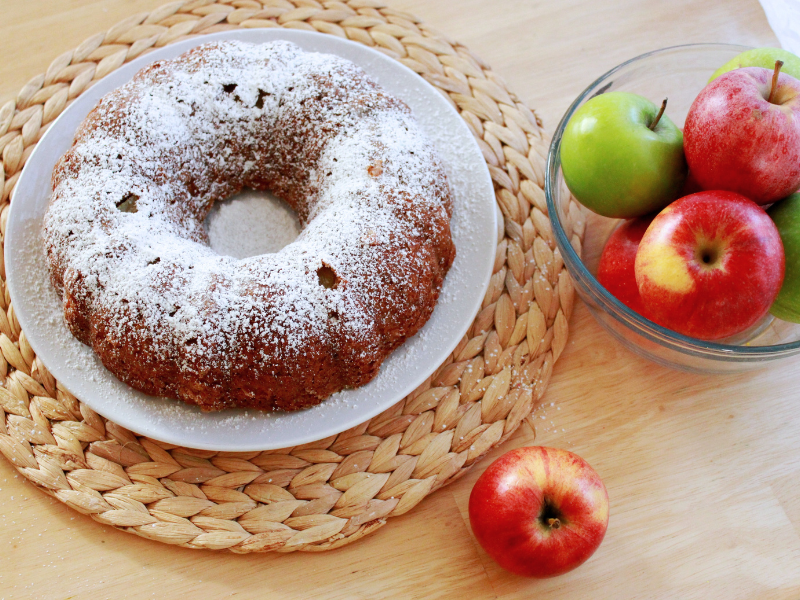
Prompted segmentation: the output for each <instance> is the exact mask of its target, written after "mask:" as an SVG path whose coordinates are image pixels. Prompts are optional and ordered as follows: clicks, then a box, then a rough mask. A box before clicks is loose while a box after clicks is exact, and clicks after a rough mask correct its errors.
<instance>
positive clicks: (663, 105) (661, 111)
mask: <svg viewBox="0 0 800 600" xmlns="http://www.w3.org/2000/svg"><path fill="white" fill-rule="evenodd" d="M665 110H667V98H664V101H663V102H662V103H661V108H660V109H658V114H657V115H656V118H655V119H653V122H652V123H651V124H650V131H655V130H656V125H658V122H659V121H660V120H661V115H663V114H664V111H665Z"/></svg>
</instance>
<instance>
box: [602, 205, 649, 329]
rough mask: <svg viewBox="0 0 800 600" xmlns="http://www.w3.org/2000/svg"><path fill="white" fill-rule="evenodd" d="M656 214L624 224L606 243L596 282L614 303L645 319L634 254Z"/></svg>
mask: <svg viewBox="0 0 800 600" xmlns="http://www.w3.org/2000/svg"><path fill="white" fill-rule="evenodd" d="M654 216H655V215H647V216H644V217H639V218H638V219H631V220H630V221H625V222H624V223H622V224H621V225H620V226H619V227H617V228H616V229H615V230H614V232H613V233H612V234H611V236H610V237H609V238H608V240H606V245H605V246H604V247H603V253H602V254H601V255H600V263H599V264H598V265H597V281H599V282H600V285H602V286H603V287H604V288H606V289H607V290H608V292H609V293H610V294H611V295H612V296H614V297H615V298H616V299H617V300H619V301H620V302H622V303H623V304H624V305H625V306H627V307H628V308H630V309H631V310H632V311H634V312H636V313H639V314H640V315H642V316H645V317H646V316H647V315H646V314H645V313H646V310H645V307H644V305H643V304H642V298H641V297H640V296H639V287H638V286H637V285H636V273H635V270H634V264H635V262H636V251H637V250H638V249H639V242H641V241H642V236H644V232H645V231H647V227H648V226H649V225H650V223H651V222H652V220H653V217H654Z"/></svg>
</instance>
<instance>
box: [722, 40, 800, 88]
mask: <svg viewBox="0 0 800 600" xmlns="http://www.w3.org/2000/svg"><path fill="white" fill-rule="evenodd" d="M776 60H782V61H783V66H782V67H781V73H786V74H787V75H791V76H792V77H794V78H795V79H800V58H798V57H797V56H795V55H794V54H792V53H791V52H788V51H786V50H783V49H781V48H753V49H752V50H747V51H745V52H742V53H741V54H739V55H738V56H736V57H734V58H732V59H731V60H729V61H728V62H726V63H725V64H724V65H722V66H721V67H720V68H719V69H717V70H716V71H714V74H713V75H712V76H711V79H709V80H708V81H709V82H711V81H714V80H715V79H716V78H717V77H719V76H720V75H722V74H723V73H727V72H728V71H733V70H734V69H741V68H742V67H762V68H764V69H769V70H770V71H772V70H773V69H774V68H775V61H776Z"/></svg>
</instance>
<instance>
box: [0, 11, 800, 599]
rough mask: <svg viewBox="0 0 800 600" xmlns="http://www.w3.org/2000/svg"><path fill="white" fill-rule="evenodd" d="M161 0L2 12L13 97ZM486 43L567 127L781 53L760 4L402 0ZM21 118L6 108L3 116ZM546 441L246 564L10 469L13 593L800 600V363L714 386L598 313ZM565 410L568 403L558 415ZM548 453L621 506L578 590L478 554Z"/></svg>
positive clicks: (4, 575) (1, 39)
mask: <svg viewBox="0 0 800 600" xmlns="http://www.w3.org/2000/svg"><path fill="white" fill-rule="evenodd" d="M161 4H162V1H161V0H155V1H153V0H141V1H123V0H108V1H104V2H99V1H95V2H89V1H86V0H53V1H51V2H48V3H46V4H45V3H31V2H25V1H24V0H2V2H1V3H0V9H1V10H2V15H3V19H1V20H0V100H2V101H4V100H6V99H8V98H9V97H12V96H13V94H15V93H16V91H17V90H19V88H20V87H21V86H22V85H23V84H24V83H25V81H26V80H27V79H28V78H30V77H31V76H33V75H35V74H37V73H40V72H42V71H43V70H44V69H45V68H46V67H47V65H48V64H49V63H50V61H51V60H52V59H53V57H55V56H57V55H58V54H60V53H61V52H63V51H64V50H66V49H69V48H73V47H75V46H76V45H77V44H78V43H80V42H81V41H82V40H83V39H85V38H86V37H88V36H89V35H91V34H93V33H95V32H97V31H101V30H104V29H107V28H108V27H110V26H111V25H113V24H114V23H116V22H118V21H119V20H120V19H122V18H124V17H126V16H128V15H130V14H133V13H135V12H142V11H148V10H152V9H153V8H155V7H157V6H159V5H161ZM393 6H395V7H397V8H398V9H401V10H409V11H411V12H414V13H416V14H419V15H420V16H421V17H422V18H424V19H425V21H426V22H428V23H430V24H431V25H433V26H435V27H437V28H438V29H440V30H442V31H444V32H446V33H447V34H448V35H449V36H450V37H452V38H454V39H457V40H459V41H461V42H463V43H464V44H465V45H467V46H468V47H469V48H470V49H472V50H473V51H474V52H475V53H476V54H478V55H479V56H481V57H482V58H484V59H485V60H486V62H487V63H489V64H490V65H492V67H493V68H494V69H495V71H496V72H498V73H499V74H500V75H502V76H503V77H504V78H505V79H506V80H507V81H508V83H509V86H510V87H511V89H513V90H515V91H516V93H517V94H518V95H519V96H520V97H522V98H523V99H524V100H525V101H526V102H527V103H528V105H529V106H531V107H534V108H535V109H537V112H538V114H539V115H540V116H541V117H542V118H543V119H544V120H545V123H546V127H547V129H548V130H550V131H552V129H553V128H554V127H555V124H556V122H557V120H558V118H559V117H560V114H561V113H562V112H563V110H564V109H565V108H566V106H567V105H568V103H569V102H570V101H571V100H572V99H573V98H574V96H575V95H577V93H578V92H579V91H580V90H581V89H583V87H585V86H586V85H587V84H588V83H589V82H590V81H591V80H592V79H594V78H595V77H596V76H597V75H599V74H601V73H602V72H604V71H605V70H607V69H608V68H610V67H612V66H613V65H615V64H617V63H619V62H620V61H621V60H624V59H626V58H629V57H631V56H634V55H636V54H639V53H641V52H644V51H647V50H651V49H654V48H657V47H663V46H668V45H672V44H679V43H689V42H700V41H721V42H722V41H724V42H736V43H743V44H749V45H770V44H775V38H774V36H773V34H772V33H771V31H770V30H769V28H768V25H767V23H766V19H765V17H764V15H763V13H762V12H761V9H760V7H759V5H758V3H757V2H756V1H755V0H727V1H723V2H714V3H696V2H689V1H683V0H679V1H675V2H669V3H664V2H655V1H654V0H646V1H636V0H608V1H606V2H602V3H599V2H591V1H589V0H586V1H579V0H569V1H560V2H537V3H532V2H523V1H513V0H499V1H495V2H491V3H489V2H485V1H484V2H478V1H477V0H465V1H462V2H459V3H458V4H457V5H454V4H453V3H452V2H446V1H445V0H436V1H428V2H424V1H423V0H397V1H396V2H394V3H393ZM0 103H1V102H0ZM571 326H572V334H571V337H570V341H569V342H568V344H567V348H566V349H565V351H564V355H563V356H562V358H561V359H560V361H559V362H558V364H557V365H556V369H555V373H554V376H553V379H552V381H551V385H550V388H549V389H548V391H547V394H546V396H545V401H546V402H545V406H544V407H543V408H542V409H540V410H539V411H538V412H537V413H536V415H534V416H535V419H534V420H535V422H536V423H537V424H538V427H537V434H536V437H535V442H534V436H533V435H532V434H531V433H530V431H529V430H527V429H521V430H520V431H519V432H518V433H517V434H516V436H515V437H514V438H512V439H511V440H510V441H509V442H508V443H507V444H506V445H505V446H504V447H503V448H502V449H501V450H495V451H494V452H493V453H492V455H490V456H489V457H488V458H487V459H486V460H485V461H484V462H483V463H482V464H481V465H480V466H479V467H477V468H476V470H474V471H472V472H471V473H469V474H468V475H467V476H466V477H464V478H463V479H462V480H461V481H459V482H457V483H455V484H453V485H452V486H450V487H448V488H445V489H444V490H442V491H440V492H437V493H436V494H434V495H433V496H432V497H430V498H428V499H427V500H426V501H425V502H424V503H423V504H422V505H420V506H419V507H418V508H417V510H415V511H413V512H412V513H409V514H407V515H404V516H402V517H398V518H397V520H396V521H395V523H394V526H393V527H387V528H384V529H383V530H381V531H379V532H377V534H375V535H374V536H373V537H371V538H367V539H365V540H363V541H361V542H359V543H357V544H354V545H353V546H350V547H345V548H343V549H342V550H339V551H336V552H331V553H326V554H319V555H315V554H311V555H309V554H304V555H288V556H272V555H264V556H262V555H253V556H230V555H226V554H221V553H218V552H205V551H188V550H182V549H178V548H170V547H165V546H163V545H160V544H155V543H151V542H149V541H147V540H143V539H139V538H135V537H134V536H130V535H127V534H124V533H122V532H118V531H115V530H112V529H110V528H108V527H104V526H102V525H99V524H97V523H95V522H93V521H91V520H89V519H88V518H84V517H82V516H81V515H78V514H76V513H75V512H74V511H71V510H70V509H68V508H67V507H65V506H63V505H62V504H60V503H58V502H57V501H55V500H53V499H51V498H49V497H47V496H45V495H44V494H42V493H40V492H39V491H38V490H36V489H34V488H33V486H32V485H30V484H28V483H27V482H26V481H25V480H23V479H22V478H21V477H18V476H17V475H16V474H15V472H14V471H13V469H12V468H11V467H10V466H9V465H8V464H7V463H5V462H4V461H0V523H2V525H3V527H2V529H1V530H0V540H2V541H4V542H5V543H6V548H7V549H8V550H10V551H6V552H3V553H2V554H0V597H5V598H31V599H33V598H48V599H49V598H69V597H71V596H72V597H76V598H105V597H119V598H146V597H163V598H169V597H179V595H181V594H190V593H191V594H192V597H194V598H221V597H241V598H254V597H269V598H298V597H303V598H360V597H370V598H373V597H386V598H436V597H441V598H523V597H532V596H534V595H536V597H537V598H546V599H551V598H585V597H591V598H666V597H681V598H725V599H728V598H732V599H738V598H742V599H744V598H747V599H751V598H758V599H783V598H786V599H789V598H797V597H800V501H798V498H799V497H800V493H799V492H798V483H799V482H800V411H798V410H797V404H798V402H800V393H799V392H797V375H795V371H796V369H797V366H796V365H797V363H795V364H792V363H789V364H786V365H783V366H781V367H778V368H773V369H770V370H767V371H764V372H760V373H754V374H745V375H736V376H726V377H702V376H695V375H686V374H682V373H676V372H674V371H669V370H667V369H663V368H661V367H657V366H654V365H651V364H650V363H648V362H646V361H644V360H642V359H638V358H636V357H635V356H633V355H632V354H630V353H629V352H627V351H626V350H624V349H623V348H621V347H620V346H619V345H618V344H617V343H616V342H614V341H613V340H612V339H611V338H610V337H609V336H608V335H607V334H605V333H604V332H603V331H602V330H601V329H600V328H599V327H598V326H597V325H596V324H595V323H594V322H593V321H592V319H591V317H590V316H589V315H588V313H587V312H586V310H585V308H584V307H583V306H582V305H581V304H580V303H579V304H578V305H577V307H576V311H575V314H574V315H573V318H572V322H571ZM551 404H552V405H551ZM531 443H537V444H547V445H553V446H559V447H565V448H568V449H570V450H573V451H575V452H578V453H579V454H581V455H582V456H584V458H586V459H587V460H588V461H589V462H590V463H592V464H593V465H594V466H595V468H596V469H597V470H598V471H599V472H600V474H601V475H602V476H603V478H604V480H605V482H606V484H607V486H608V489H609V494H610V497H611V524H610V528H609V532H608V536H607V538H606V541H605V542H604V543H603V545H602V546H601V548H600V550H599V551H598V553H597V554H596V555H595V556H594V557H593V558H592V559H591V560H590V561H589V562H588V563H587V564H586V565H584V566H583V567H581V568H580V569H578V570H576V571H574V572H573V573H571V574H568V575H566V576H564V577H561V578H558V579H553V580H547V581H538V582H537V581H528V580H522V579H519V578H516V577H514V576H511V575H508V574H506V573H504V572H502V571H501V570H500V569H499V568H498V567H496V566H495V565H494V564H493V563H492V562H491V561H490V559H488V557H487V556H486V555H485V554H484V553H483V552H481V551H480V550H479V549H478V548H477V547H476V546H475V544H474V541H473V540H472V538H471V535H470V534H469V526H468V522H467V520H466V505H467V500H468V497H469V491H470V489H471V486H472V484H473V483H474V481H475V479H476V478H477V477H478V475H479V474H480V471H481V470H482V468H484V467H485V466H486V465H488V463H489V461H490V459H491V458H492V457H493V456H498V455H499V454H500V453H502V451H504V450H507V449H510V448H512V447H516V446H521V445H526V444H531Z"/></svg>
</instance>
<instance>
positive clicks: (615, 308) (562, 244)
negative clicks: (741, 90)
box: [545, 44, 800, 362]
mask: <svg viewBox="0 0 800 600" xmlns="http://www.w3.org/2000/svg"><path fill="white" fill-rule="evenodd" d="M715 48H716V49H728V50H732V51H738V52H739V53H741V52H744V51H745V50H750V49H751V47H750V46H741V45H738V44H683V45H678V46H669V47H667V48H661V49H658V50H653V51H651V52H647V53H645V54H640V55H639V56H636V57H634V58H631V59H629V60H626V61H625V62H623V63H621V64H619V65H617V66H616V67H614V68H613V69H611V70H609V71H607V72H606V73H604V74H603V75H601V76H600V77H598V78H597V79H596V80H594V81H593V82H592V83H591V84H590V85H589V86H588V87H587V88H586V89H585V90H584V91H583V92H581V94H580V95H579V96H578V97H577V98H576V99H575V100H574V101H573V102H572V104H571V105H570V106H569V108H568V109H567V112H566V113H565V114H564V116H563V117H562V118H561V121H560V122H559V124H558V127H557V128H556V130H555V133H554V134H553V140H552V142H551V143H550V148H549V150H548V153H547V165H546V168H545V196H546V199H547V211H548V214H549V218H550V224H551V226H552V227H553V232H554V233H555V238H556V243H557V245H558V248H559V250H560V251H561V255H562V257H563V259H564V263H565V264H566V265H567V267H568V269H569V271H570V274H571V275H572V276H573V277H574V278H575V279H577V281H576V283H577V284H578V285H580V286H581V287H582V288H585V290H586V291H588V293H589V295H590V296H591V297H592V299H593V300H594V301H595V302H596V303H597V304H598V305H599V306H600V308H601V309H602V310H604V311H605V312H606V313H608V314H609V315H610V316H611V317H613V318H614V319H615V320H617V321H618V322H619V323H621V324H622V325H624V326H625V327H627V328H629V329H631V330H633V331H634V332H635V333H637V334H639V335H641V336H643V337H645V338H646V339H648V340H650V341H653V342H655V343H657V344H659V345H661V346H664V347H667V348H670V349H672V350H675V351H677V352H680V353H682V354H689V355H693V356H698V357H702V358H706V359H708V358H711V359H716V360H724V361H737V362H739V361H748V362H749V361H759V360H772V359H777V358H783V357H787V356H791V355H793V354H797V353H798V352H800V341H797V342H790V343H786V344H775V345H771V346H733V345H729V344H719V343H714V342H707V341H703V340H699V339H697V338H691V337H687V336H685V335H681V334H679V333H676V332H674V331H672V330H670V329H666V328H664V327H661V326H660V325H657V324H656V323H654V322H652V321H650V320H648V319H645V318H644V317H642V316H641V315H639V314H638V313H636V312H634V311H632V310H631V309H629V308H628V307H627V306H625V305H624V304H623V303H622V302H620V301H619V300H617V299H616V298H615V297H614V296H612V295H611V294H610V293H608V292H607V291H606V289H605V288H604V287H603V286H601V285H600V283H599V282H598V281H597V279H595V277H594V276H593V275H592V274H591V273H590V272H589V270H588V269H587V268H586V266H585V265H584V264H583V261H582V260H581V258H580V257H579V256H578V254H577V252H575V249H574V248H573V247H572V243H571V242H570V240H569V238H568V237H567V234H566V232H565V231H564V228H563V227H562V226H561V221H560V220H559V218H558V211H557V209H556V206H555V201H554V199H553V198H554V194H555V188H556V182H557V180H558V169H559V167H560V165H561V160H560V156H559V152H560V149H561V137H562V135H563V133H564V128H565V127H566V125H567V122H568V121H569V120H570V118H572V115H573V113H574V112H575V110H577V108H578V106H579V105H580V104H581V102H583V100H584V99H585V98H586V97H587V96H590V95H592V94H594V93H595V92H596V91H597V90H598V89H599V88H601V87H602V86H603V85H604V84H605V83H606V82H607V81H608V79H609V78H610V77H612V76H613V75H614V74H615V73H617V72H619V71H621V70H622V69H624V68H625V67H627V66H628V65H630V64H631V63H635V62H638V61H641V60H643V59H647V58H649V57H651V56H654V55H659V54H666V53H669V52H675V51H679V52H683V51H691V50H703V49H709V50H710V49H715Z"/></svg>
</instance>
